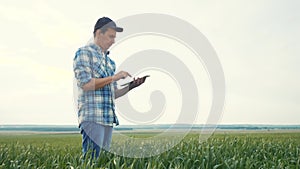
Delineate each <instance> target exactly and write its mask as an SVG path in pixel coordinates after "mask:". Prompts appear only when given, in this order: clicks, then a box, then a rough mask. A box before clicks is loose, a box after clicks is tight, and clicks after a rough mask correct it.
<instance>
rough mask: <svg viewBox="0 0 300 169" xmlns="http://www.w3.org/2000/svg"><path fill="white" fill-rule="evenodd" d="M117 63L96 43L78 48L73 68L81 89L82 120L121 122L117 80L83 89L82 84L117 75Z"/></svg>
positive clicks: (106, 123)
mask: <svg viewBox="0 0 300 169" xmlns="http://www.w3.org/2000/svg"><path fill="white" fill-rule="evenodd" d="M115 69H116V65H115V62H114V61H113V60H111V59H110V58H109V57H108V56H107V54H103V52H102V50H101V48H100V47H99V46H97V45H96V44H94V43H92V44H89V45H87V46H84V47H82V48H79V49H78V51H77V52H76V55H75V58H74V62H73V70H74V73H75V78H76V80H77V86H78V87H79V88H78V90H80V91H79V92H78V93H79V94H78V121H79V125H80V124H81V123H82V122H96V123H99V124H102V125H108V126H113V123H116V125H118V119H117V117H116V115H115V103H114V98H115V92H114V90H115V88H116V83H110V84H108V85H105V86H104V87H103V88H100V89H97V90H90V91H83V90H82V87H83V86H84V85H85V84H86V83H88V82H89V81H90V80H91V79H92V78H104V77H107V76H113V75H114V73H115Z"/></svg>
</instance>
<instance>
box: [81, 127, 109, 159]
mask: <svg viewBox="0 0 300 169" xmlns="http://www.w3.org/2000/svg"><path fill="white" fill-rule="evenodd" d="M80 128H81V134H82V153H83V157H84V158H85V157H86V154H87V153H88V151H89V150H91V152H92V158H94V157H95V158H98V157H99V155H100V152H101V149H102V148H103V149H105V150H107V151H108V150H109V148H110V143H111V138H112V130H113V127H112V126H104V125H101V124H97V123H93V122H83V123H82V124H81V125H80Z"/></svg>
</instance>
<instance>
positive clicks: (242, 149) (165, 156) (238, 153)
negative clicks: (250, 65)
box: [0, 131, 300, 169]
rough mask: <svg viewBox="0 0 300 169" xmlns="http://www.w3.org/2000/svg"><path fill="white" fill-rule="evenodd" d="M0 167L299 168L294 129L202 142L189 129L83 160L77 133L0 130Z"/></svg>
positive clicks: (299, 144)
mask: <svg viewBox="0 0 300 169" xmlns="http://www.w3.org/2000/svg"><path fill="white" fill-rule="evenodd" d="M131 135H133V136H134V134H131ZM141 135H142V134H139V137H141ZM147 137H149V135H147ZM113 139H114V141H118V140H116V138H113ZM153 148H154V149H155V147H153ZM0 168H5V169H6V168H110V169H111V168H112V169H113V168H136V169H140V168H149V169H152V168H159V169H160V168H188V169H192V168H212V169H216V168H241V169H244V168H253V169H258V168H298V169H299V168H300V133H299V132H294V133H291V132H282V133H280V132H276V133H272V132H267V131H266V132H265V133H227V134H224V133H223V134H214V135H213V136H212V137H210V138H209V139H208V140H207V141H206V142H203V143H199V135H197V134H189V135H188V136H186V137H185V138H184V140H183V141H182V142H180V143H179V144H178V145H177V146H175V147H174V148H173V149H171V150H169V151H167V152H164V153H162V154H160V155H157V156H154V157H150V158H126V157H122V156H118V155H114V154H110V153H108V152H104V151H102V153H101V156H100V158H99V159H98V160H85V161H84V162H83V160H82V156H81V137H80V135H79V134H30V135H24V134H22V135H21V134H15V135H8V134H0Z"/></svg>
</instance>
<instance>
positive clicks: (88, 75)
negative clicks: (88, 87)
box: [73, 49, 92, 88]
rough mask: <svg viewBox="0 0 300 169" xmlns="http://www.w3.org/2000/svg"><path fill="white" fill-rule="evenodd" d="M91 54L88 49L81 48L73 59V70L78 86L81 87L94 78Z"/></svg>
mask: <svg viewBox="0 0 300 169" xmlns="http://www.w3.org/2000/svg"><path fill="white" fill-rule="evenodd" d="M90 55H91V54H90V53H89V52H88V51H86V50H81V49H79V50H78V51H77V52H76V54H75V58H74V60H73V71H74V73H75V78H76V80H77V86H79V87H81V88H82V87H83V86H84V85H85V84H86V83H88V82H89V81H90V80H91V79H92V71H91V64H90Z"/></svg>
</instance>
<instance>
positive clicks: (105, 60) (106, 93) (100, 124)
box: [73, 17, 145, 158]
mask: <svg viewBox="0 0 300 169" xmlns="http://www.w3.org/2000/svg"><path fill="white" fill-rule="evenodd" d="M122 31H123V28H121V27H117V26H116V23H115V22H114V21H112V20H111V19H110V18H108V17H102V18H100V19H98V21H97V22H96V24H95V27H94V42H93V43H91V44H88V45H86V46H84V47H82V48H79V49H78V51H77V52H76V55H75V58H74V62H73V69H74V73H75V78H76V80H77V86H78V90H79V92H78V93H79V95H78V121H79V127H80V130H81V134H82V152H83V155H84V157H85V156H86V153H87V151H88V150H92V152H93V153H92V158H93V157H96V158H97V157H98V156H99V153H100V151H101V148H104V149H106V150H108V149H109V147H110V143H111V137H112V130H113V124H114V123H115V124H116V125H118V124H119V123H118V119H117V116H116V114H115V104H114V99H116V98H118V97H121V96H123V95H124V94H126V93H127V92H128V91H129V90H131V89H133V88H135V87H137V86H139V85H141V84H142V83H144V81H145V78H138V79H134V81H133V83H131V84H129V85H128V86H127V87H125V88H123V89H117V87H116V81H118V80H119V79H123V78H126V77H127V76H130V77H131V75H130V74H129V73H128V72H126V71H120V72H118V73H117V74H115V69H116V66H115V62H114V61H113V60H112V59H111V58H110V57H109V56H108V54H109V51H108V49H109V47H110V46H111V45H112V44H113V43H114V42H115V37H116V32H122Z"/></svg>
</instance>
